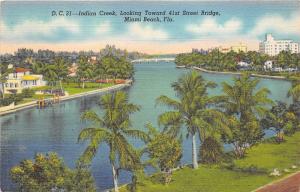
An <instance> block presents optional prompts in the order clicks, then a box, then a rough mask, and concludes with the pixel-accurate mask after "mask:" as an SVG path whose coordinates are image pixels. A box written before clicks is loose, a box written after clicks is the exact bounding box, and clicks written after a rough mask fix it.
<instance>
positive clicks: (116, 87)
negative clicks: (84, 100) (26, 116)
mask: <svg viewBox="0 0 300 192" xmlns="http://www.w3.org/2000/svg"><path fill="white" fill-rule="evenodd" d="M131 83H132V80H128V81H126V83H123V84H117V85H113V86H111V87H105V88H101V89H96V90H92V91H87V92H84V93H77V94H74V95H68V96H63V97H60V100H59V102H63V101H68V100H71V99H76V98H78V97H83V96H88V95H93V94H97V93H105V92H110V91H115V90H119V89H123V88H125V87H130V86H131ZM36 106H37V101H31V102H28V103H23V104H19V105H15V106H14V108H13V109H9V110H5V111H1V112H0V116H5V115H8V114H11V113H14V112H18V111H21V110H24V109H28V108H32V107H36Z"/></svg>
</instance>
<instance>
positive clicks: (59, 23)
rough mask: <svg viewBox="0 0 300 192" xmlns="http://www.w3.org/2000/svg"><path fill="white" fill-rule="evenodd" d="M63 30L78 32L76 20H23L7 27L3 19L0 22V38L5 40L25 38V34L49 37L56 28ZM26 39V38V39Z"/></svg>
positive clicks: (78, 27)
mask: <svg viewBox="0 0 300 192" xmlns="http://www.w3.org/2000/svg"><path fill="white" fill-rule="evenodd" d="M59 29H61V30H64V31H67V32H69V33H79V32H80V26H79V24H78V23H77V22H75V21H71V20H66V19H64V18H58V19H54V20H50V21H47V22H45V21H36V20H33V21H30V20H28V21H25V22H23V23H21V24H18V25H16V26H14V27H8V26H7V25H6V24H5V23H4V22H3V21H1V23H0V30H1V34H0V38H1V39H5V40H20V39H23V38H24V39H26V37H27V36H35V35H44V36H45V35H46V36H49V37H51V36H52V35H54V34H55V32H56V31H57V30H59ZM26 40H28V39H26Z"/></svg>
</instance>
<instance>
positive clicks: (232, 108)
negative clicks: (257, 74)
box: [220, 74, 273, 157]
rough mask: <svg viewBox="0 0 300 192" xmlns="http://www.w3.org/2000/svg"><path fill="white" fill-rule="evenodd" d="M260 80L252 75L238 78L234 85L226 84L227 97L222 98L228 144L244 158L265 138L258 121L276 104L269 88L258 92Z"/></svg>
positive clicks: (225, 92) (235, 79) (224, 90)
mask: <svg viewBox="0 0 300 192" xmlns="http://www.w3.org/2000/svg"><path fill="white" fill-rule="evenodd" d="M258 83H259V79H251V77H250V75H249V74H243V75H242V76H239V77H235V78H234V84H233V85H231V84H228V83H226V82H223V84H222V86H223V92H224V95H222V96H220V100H221V101H222V102H221V105H220V107H222V108H224V109H225V111H226V114H227V115H228V117H229V118H228V119H229V120H228V123H229V124H230V127H231V134H230V135H227V142H229V143H232V144H233V145H234V147H235V152H236V154H237V155H238V157H242V156H243V155H244V152H245V150H246V148H247V146H251V145H253V144H255V143H256V142H257V141H259V140H260V139H261V138H262V137H263V131H262V129H261V128H260V126H259V123H258V120H259V118H261V117H263V116H264V115H265V114H266V112H267V111H268V109H267V105H269V104H273V101H272V100H271V99H269V98H268V94H269V93H270V91H269V90H268V89H267V88H260V89H257V86H258Z"/></svg>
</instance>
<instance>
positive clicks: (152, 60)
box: [131, 57, 175, 63]
mask: <svg viewBox="0 0 300 192" xmlns="http://www.w3.org/2000/svg"><path fill="white" fill-rule="evenodd" d="M161 61H164V62H172V61H175V58H174V57H169V58H150V59H146V58H145V59H143V58H142V59H135V60H132V61H131V62H132V63H142V62H161Z"/></svg>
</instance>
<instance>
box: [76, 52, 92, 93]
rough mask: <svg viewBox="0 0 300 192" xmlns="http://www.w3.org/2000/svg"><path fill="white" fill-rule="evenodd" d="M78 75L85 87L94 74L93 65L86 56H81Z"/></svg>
mask: <svg viewBox="0 0 300 192" xmlns="http://www.w3.org/2000/svg"><path fill="white" fill-rule="evenodd" d="M76 75H77V76H78V78H79V80H80V81H82V88H83V89H84V87H85V81H86V80H88V79H91V78H92V77H93V76H94V69H93V65H92V64H90V63H88V61H87V58H86V57H83V56H81V57H80V59H79V65H78V69H77V73H76Z"/></svg>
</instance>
